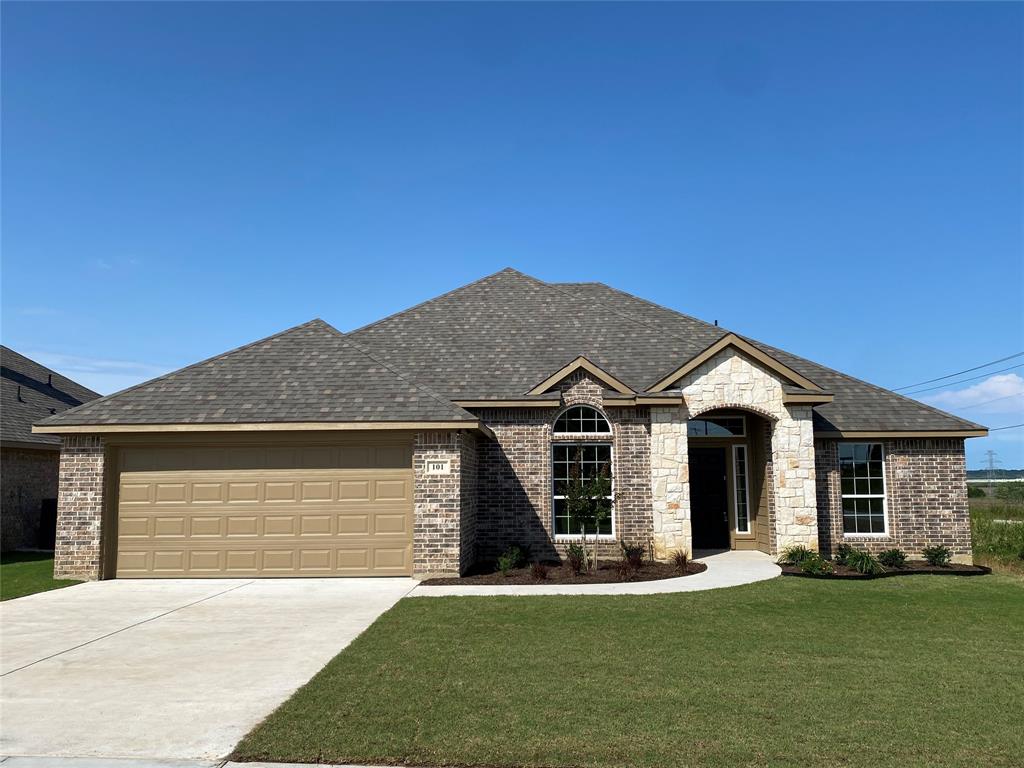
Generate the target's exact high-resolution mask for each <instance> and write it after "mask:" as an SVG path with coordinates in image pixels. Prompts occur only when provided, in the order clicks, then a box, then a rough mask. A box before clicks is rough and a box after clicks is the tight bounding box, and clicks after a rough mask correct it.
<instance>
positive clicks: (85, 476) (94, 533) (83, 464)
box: [53, 435, 104, 581]
mask: <svg viewBox="0 0 1024 768" xmlns="http://www.w3.org/2000/svg"><path fill="white" fill-rule="evenodd" d="M103 456H104V446H103V438H102V437H98V436H95V435H69V436H67V437H65V438H64V440H63V446H62V447H61V451H60V480H59V482H58V488H57V541H56V545H55V548H54V558H53V575H54V577H55V578H73V579H86V580H89V581H93V580H96V579H98V578H99V577H100V568H101V557H102V540H103V537H102V534H103V487H104V484H103Z"/></svg>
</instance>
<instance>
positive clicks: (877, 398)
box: [559, 283, 984, 432]
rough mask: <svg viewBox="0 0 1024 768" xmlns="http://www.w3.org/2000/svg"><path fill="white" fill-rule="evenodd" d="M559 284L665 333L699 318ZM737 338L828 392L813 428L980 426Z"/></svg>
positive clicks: (596, 288)
mask: <svg viewBox="0 0 1024 768" xmlns="http://www.w3.org/2000/svg"><path fill="white" fill-rule="evenodd" d="M559 287H562V288H563V289H565V290H568V291H570V292H572V293H576V294H578V295H585V296H588V297H590V298H592V299H596V300H600V301H602V302H607V303H608V304H609V305H610V306H614V307H616V308H617V309H619V310H621V311H622V312H624V313H627V314H631V315H635V316H636V317H640V318H643V319H644V320H645V321H647V322H650V323H652V324H653V325H655V326H657V327H659V328H662V329H663V330H665V331H666V332H669V333H681V334H685V333H688V332H689V328H690V327H692V324H693V323H694V322H698V323H699V322H701V321H699V320H695V319H694V318H692V317H687V316H686V315H681V314H680V313H678V312H675V311H673V310H671V309H668V308H666V307H662V306H659V305H658V304H654V303H652V302H649V301H647V300H645V299H641V298H638V297H637V296H633V295H631V294H628V293H625V292H623V291H620V290H617V289H615V288H611V287H609V286H607V285H604V284H603V283H576V284H563V285H561V286H559ZM743 338H744V339H746V340H747V341H749V342H750V343H751V344H753V345H754V346H755V347H757V348H758V349H760V350H761V351H762V352H765V353H766V354H768V355H771V356H772V357H774V358H775V359H776V360H778V361H779V362H780V363H783V364H784V365H786V366H788V367H790V368H792V369H793V370H794V371H796V372H797V373H799V374H801V375H802V376H805V377H806V378H808V379H810V380H811V381H813V382H814V383H815V384H817V385H818V386H819V387H821V389H823V390H824V391H825V392H830V393H832V394H833V395H834V397H835V399H834V400H833V402H831V403H828V404H826V405H817V406H815V407H814V422H815V423H814V427H815V430H816V431H825V432H833V431H843V432H858V431H863V432H868V431H876V432H889V431H892V432H904V431H913V430H934V431H939V430H949V431H956V430H973V429H984V427H982V426H981V425H979V424H975V423H974V422H971V421H967V420H966V419H961V418H959V417H957V416H953V415H952V414H949V413H946V412H945V411H940V410H939V409H937V408H933V407H931V406H930V405H925V404H924V403H920V402H918V401H917V400H912V399H910V398H909V397H904V396H902V395H898V394H896V393H895V392H891V391H890V390H887V389H884V388H882V387H878V386H875V385H874V384H868V383H867V382H865V381H861V380H860V379H855V378H854V377H852V376H847V375H846V374H844V373H840V372H839V371H836V370H833V369H831V368H828V367H826V366H823V365H819V364H818V363H814V362H811V361H810V360H806V359H804V358H802V357H798V356H797V355H793V354H791V353H789V352H786V351H784V350H781V349H778V348H777V347H773V346H770V345H768V344H765V343H764V342H761V341H757V340H755V339H751V338H750V337H748V336H744V337H743Z"/></svg>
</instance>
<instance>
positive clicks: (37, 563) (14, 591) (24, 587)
mask: <svg viewBox="0 0 1024 768" xmlns="http://www.w3.org/2000/svg"><path fill="white" fill-rule="evenodd" d="M78 583H80V582H78V581H75V580H73V579H55V578H53V555H52V554H50V553H49V552H6V553H4V554H3V555H0V600H10V599H12V598H15V597H24V596H25V595H32V594H35V593H36V592H47V591H49V590H51V589H60V588H61V587H70V586H71V585H72V584H78Z"/></svg>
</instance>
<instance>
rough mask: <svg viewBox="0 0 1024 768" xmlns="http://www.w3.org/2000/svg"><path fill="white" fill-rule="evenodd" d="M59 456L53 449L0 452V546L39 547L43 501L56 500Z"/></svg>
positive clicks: (5, 548)
mask: <svg viewBox="0 0 1024 768" xmlns="http://www.w3.org/2000/svg"><path fill="white" fill-rule="evenodd" d="M59 472H60V453H59V452H58V451H55V450H53V449H45V448H44V449H42V450H36V449H29V448H3V449H0V493H2V494H3V499H2V502H0V512H2V514H0V521H2V530H0V546H2V548H3V550H4V551H5V552H6V551H9V550H15V549H26V548H27V549H32V548H35V547H37V546H39V544H40V540H39V533H40V531H39V523H40V520H41V513H42V505H43V500H44V499H56V498H57V477H58V474H59Z"/></svg>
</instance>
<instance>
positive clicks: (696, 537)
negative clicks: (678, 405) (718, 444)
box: [690, 447, 729, 549]
mask: <svg viewBox="0 0 1024 768" xmlns="http://www.w3.org/2000/svg"><path fill="white" fill-rule="evenodd" d="M725 451H726V449H725V448H692V447H691V448H690V515H691V522H692V526H693V548H694V549H728V548H729V486H728V483H727V482H726V479H725V472H726V463H725Z"/></svg>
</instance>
